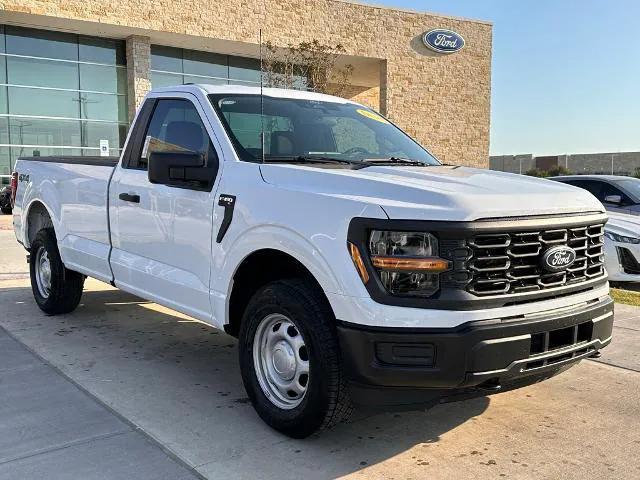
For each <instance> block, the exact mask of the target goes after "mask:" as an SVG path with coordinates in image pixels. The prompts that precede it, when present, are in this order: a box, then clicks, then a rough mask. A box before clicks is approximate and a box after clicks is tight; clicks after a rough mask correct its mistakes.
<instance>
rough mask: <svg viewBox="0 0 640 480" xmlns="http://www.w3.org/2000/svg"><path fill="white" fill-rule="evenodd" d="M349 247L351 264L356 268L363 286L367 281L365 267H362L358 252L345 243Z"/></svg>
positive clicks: (349, 243) (356, 248)
mask: <svg viewBox="0 0 640 480" xmlns="http://www.w3.org/2000/svg"><path fill="white" fill-rule="evenodd" d="M347 245H348V246H349V253H350V254H351V259H352V260H353V264H354V265H355V266H356V270H357V271H358V275H360V278H361V279H362V283H364V284H365V285H366V284H367V282H368V281H369V273H368V272H367V269H366V267H365V266H364V262H363V261H362V257H361V256H360V250H358V247H356V246H355V245H354V244H353V243H351V242H347Z"/></svg>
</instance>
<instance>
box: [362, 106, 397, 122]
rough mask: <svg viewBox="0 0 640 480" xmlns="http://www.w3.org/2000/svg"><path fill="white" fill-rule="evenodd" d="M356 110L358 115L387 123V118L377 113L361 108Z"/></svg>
mask: <svg viewBox="0 0 640 480" xmlns="http://www.w3.org/2000/svg"><path fill="white" fill-rule="evenodd" d="M356 112H358V113H359V114H360V115H362V116H363V117H367V118H370V119H371V120H375V121H376V122H380V123H389V122H388V121H387V120H385V119H384V118H383V117H381V116H380V115H378V114H377V113H374V112H372V111H370V110H364V109H363V108H359V109H357V110H356Z"/></svg>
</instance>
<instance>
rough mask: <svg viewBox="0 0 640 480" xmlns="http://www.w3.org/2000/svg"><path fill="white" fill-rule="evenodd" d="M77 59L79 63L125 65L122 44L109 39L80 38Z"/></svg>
mask: <svg viewBox="0 0 640 480" xmlns="http://www.w3.org/2000/svg"><path fill="white" fill-rule="evenodd" d="M78 53H79V58H80V61H81V62H91V63H102V64H105V65H126V63H127V62H126V53H125V47H124V42H122V41H119V40H112V39H109V38H94V37H80V39H79V52H78Z"/></svg>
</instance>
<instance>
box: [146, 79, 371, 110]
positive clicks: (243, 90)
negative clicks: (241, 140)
mask: <svg viewBox="0 0 640 480" xmlns="http://www.w3.org/2000/svg"><path fill="white" fill-rule="evenodd" d="M165 92H166V93H169V92H191V93H196V92H201V93H204V94H205V95H208V94H245V95H260V87H248V86H245V85H208V84H187V85H176V86H173V87H162V88H154V89H153V90H152V91H151V93H165ZM262 94H263V95H264V96H265V97H274V98H294V99H301V100H318V101H323V102H333V103H352V104H356V105H359V104H357V103H356V102H352V101H350V100H347V99H344V98H340V97H334V96H333V95H326V94H324V93H316V92H308V91H305V90H293V89H286V88H263V89H262Z"/></svg>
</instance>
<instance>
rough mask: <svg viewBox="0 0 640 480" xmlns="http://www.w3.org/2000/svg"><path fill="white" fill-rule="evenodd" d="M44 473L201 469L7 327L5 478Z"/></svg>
mask: <svg viewBox="0 0 640 480" xmlns="http://www.w3.org/2000/svg"><path fill="white" fill-rule="evenodd" d="M106 472H108V473H106ZM37 478H47V479H50V480H51V479H89V478H109V479H123V480H129V479H132V478H136V479H149V480H159V479H166V480H174V479H184V480H186V479H196V478H200V477H199V476H198V475H196V474H195V473H194V472H193V471H192V470H191V469H190V468H188V467H186V466H185V465H184V464H182V462H177V461H175V460H174V459H173V458H171V457H169V456H168V455H167V454H166V453H165V452H164V451H163V450H162V448H161V447H160V446H159V445H157V444H155V442H152V441H150V440H149V439H148V438H147V437H146V436H145V435H144V434H143V433H141V432H140V431H138V430H137V429H136V428H134V427H133V426H132V425H131V424H130V423H128V422H126V421H124V420H123V419H121V418H120V417H119V416H118V415H116V414H115V413H113V412H112V411H110V410H109V409H107V408H106V407H105V406H103V405H101V404H100V403H99V402H97V401H96V400H95V399H94V398H93V397H91V396H89V395H87V394H86V393H85V392H83V391H82V390H81V389H79V388H78V387H77V386H76V385H74V384H73V383H72V382H70V381H69V380H68V379H66V378H64V377H63V376H62V375H61V374H60V373H58V372H57V371H56V370H55V369H54V368H53V367H51V366H50V365H48V364H47V363H46V362H43V361H42V360H41V359H40V358H38V357H37V356H36V355H34V354H33V353H31V352H29V351H28V350H27V349H26V348H25V347H24V346H23V345H22V344H20V343H19V342H17V341H16V340H14V339H13V338H11V337H10V336H9V335H7V333H6V332H5V331H4V330H2V329H0V480H5V479H6V480H10V479H11V480H16V479H21V480H27V479H37Z"/></svg>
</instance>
